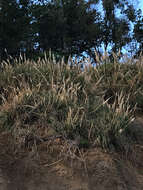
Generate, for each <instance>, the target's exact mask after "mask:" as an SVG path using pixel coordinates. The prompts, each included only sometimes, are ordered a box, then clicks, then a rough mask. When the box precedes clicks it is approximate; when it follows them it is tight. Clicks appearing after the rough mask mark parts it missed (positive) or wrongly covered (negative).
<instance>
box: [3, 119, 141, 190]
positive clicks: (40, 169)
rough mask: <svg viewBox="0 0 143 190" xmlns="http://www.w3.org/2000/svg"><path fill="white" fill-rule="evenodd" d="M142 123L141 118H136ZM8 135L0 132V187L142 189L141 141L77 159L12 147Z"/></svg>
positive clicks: (22, 189)
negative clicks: (128, 148) (125, 149)
mask: <svg viewBox="0 0 143 190" xmlns="http://www.w3.org/2000/svg"><path fill="white" fill-rule="evenodd" d="M139 122H141V123H142V120H141V119H139ZM11 144H12V141H11V136H10V135H9V134H6V133H5V134H1V136H0V190H142V189H143V145H142V144H138V145H136V146H135V147H134V151H133V153H132V154H131V155H130V156H128V157H126V156H125V155H122V156H121V155H118V154H115V153H114V154H111V153H110V154H109V153H106V152H103V151H102V150H101V149H99V148H94V149H90V150H88V152H86V153H84V162H82V161H80V160H77V159H75V160H71V159H66V160H62V159H61V158H59V157H58V156H57V155H56V154H55V155H54V154H50V153H49V152H47V151H45V148H44V147H46V145H40V146H41V147H39V151H38V153H36V152H33V151H28V150H21V151H16V150H15V149H14V147H13V146H12V145H11Z"/></svg>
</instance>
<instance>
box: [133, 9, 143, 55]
mask: <svg viewBox="0 0 143 190" xmlns="http://www.w3.org/2000/svg"><path fill="white" fill-rule="evenodd" d="M133 32H134V39H135V41H136V43H138V44H139V47H138V49H137V52H136V54H137V55H139V54H140V53H143V16H142V12H141V10H138V11H137V19H136V21H135V25H134V31H133Z"/></svg>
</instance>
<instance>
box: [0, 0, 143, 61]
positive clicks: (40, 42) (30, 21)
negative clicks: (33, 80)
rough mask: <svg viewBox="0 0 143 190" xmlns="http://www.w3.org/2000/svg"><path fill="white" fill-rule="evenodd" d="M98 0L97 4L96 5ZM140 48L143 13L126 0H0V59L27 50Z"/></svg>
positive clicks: (142, 46)
mask: <svg viewBox="0 0 143 190" xmlns="http://www.w3.org/2000/svg"><path fill="white" fill-rule="evenodd" d="M99 4H100V6H99ZM126 46H127V47H128V48H127V49H128V51H132V53H134V54H136V55H138V54H139V53H141V52H142V51H143V16H142V12H141V10H137V9H136V8H135V7H134V6H133V4H131V3H129V2H128V1H127V0H88V1H87V0H51V1H48V0H47V1H45V0H37V1H32V0H0V60H3V59H6V58H7V57H8V56H12V57H15V56H19V54H20V53H21V54H23V53H24V54H26V55H27V56H28V57H31V58H32V57H35V56H37V55H40V54H41V53H43V52H44V51H49V49H51V50H52V51H53V52H55V54H58V55H60V56H63V55H64V56H65V57H68V56H69V55H71V56H73V55H81V54H82V53H83V52H85V53H86V54H88V55H89V56H90V57H91V58H93V60H95V59H96V57H95V51H97V52H98V53H99V54H102V51H101V49H104V50H105V51H109V47H110V49H111V50H110V51H114V52H118V51H119V50H121V49H122V48H123V47H126Z"/></svg>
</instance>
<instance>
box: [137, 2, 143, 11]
mask: <svg viewBox="0 0 143 190" xmlns="http://www.w3.org/2000/svg"><path fill="white" fill-rule="evenodd" d="M138 2H139V4H138V8H140V9H141V10H142V14H143V0H138Z"/></svg>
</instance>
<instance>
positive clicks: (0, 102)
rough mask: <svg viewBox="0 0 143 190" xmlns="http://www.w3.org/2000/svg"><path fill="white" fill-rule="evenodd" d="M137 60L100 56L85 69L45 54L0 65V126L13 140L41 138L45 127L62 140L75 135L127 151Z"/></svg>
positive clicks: (141, 94)
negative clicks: (0, 71)
mask: <svg viewBox="0 0 143 190" xmlns="http://www.w3.org/2000/svg"><path fill="white" fill-rule="evenodd" d="M98 60H99V58H98ZM101 62H102V64H101ZM141 62H142V58H140V60H138V61H136V62H134V61H133V60H125V61H123V63H121V61H120V60H119V58H118V57H117V56H116V55H114V56H113V61H112V62H111V61H110V60H109V58H108V57H107V56H103V57H102V58H100V60H99V63H98V65H97V67H96V68H94V67H92V66H91V65H90V64H89V65H88V66H87V65H84V69H81V65H78V64H71V65H70V64H65V63H64V62H63V61H62V60H61V61H60V62H57V63H56V62H55V60H54V59H51V58H46V57H45V59H42V60H39V61H37V62H33V61H29V60H19V61H17V60H15V63H14V65H10V64H6V63H3V64H2V66H1V69H2V70H3V72H2V73H1V75H0V126H1V130H11V132H12V134H13V136H14V137H15V139H16V140H17V142H18V143H19V142H20V140H19V139H20V136H21V135H23V136H24V138H25V137H26V135H27V134H31V133H32V134H36V135H38V136H39V137H40V135H42V133H41V132H40V131H43V130H44V134H43V135H44V137H46V136H48V135H49V134H50V131H54V132H53V133H52V134H54V135H55V134H59V135H61V136H62V137H63V138H64V139H68V140H72V141H76V139H78V146H79V147H90V146H92V145H95V146H96V145H98V146H101V147H102V148H104V149H112V150H113V149H116V150H126V148H127V145H129V143H130V142H131V139H130V137H129V136H128V134H127V131H128V128H129V127H130V123H131V122H132V121H133V119H134V111H135V108H136V109H138V110H140V111H143V101H142V100H143V86H142V83H143V65H142V63H141ZM82 64H84V62H83V63H82ZM77 137H78V138H77Z"/></svg>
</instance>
